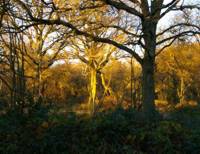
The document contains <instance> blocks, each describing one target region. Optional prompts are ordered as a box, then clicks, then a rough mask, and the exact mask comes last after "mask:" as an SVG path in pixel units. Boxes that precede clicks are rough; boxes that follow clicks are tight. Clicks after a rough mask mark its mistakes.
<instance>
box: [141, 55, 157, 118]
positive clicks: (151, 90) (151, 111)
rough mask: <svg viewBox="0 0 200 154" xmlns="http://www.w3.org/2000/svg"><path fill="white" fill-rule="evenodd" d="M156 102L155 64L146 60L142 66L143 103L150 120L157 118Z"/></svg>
mask: <svg viewBox="0 0 200 154" xmlns="http://www.w3.org/2000/svg"><path fill="white" fill-rule="evenodd" d="M154 100H155V86H154V62H153V60H151V59H148V58H146V59H144V63H143V65H142V102H143V110H144V112H145V115H146V116H147V117H148V118H149V119H154V118H155V116H156V110H155V104H154Z"/></svg>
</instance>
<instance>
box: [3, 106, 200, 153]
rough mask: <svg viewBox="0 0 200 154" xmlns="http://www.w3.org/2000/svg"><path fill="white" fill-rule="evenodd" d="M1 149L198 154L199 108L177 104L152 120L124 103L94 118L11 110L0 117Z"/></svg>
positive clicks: (39, 108)
mask: <svg viewBox="0 0 200 154" xmlns="http://www.w3.org/2000/svg"><path fill="white" fill-rule="evenodd" d="M165 114H166V113H165ZM0 153H1V154H18V153H19V154H32V153H33V154H68V153H70V154H79V153H80V154H90V153H91V154H93V153H94V154H112V153H116V154H133V153H147V154H148V153H149V154H152V153H158V154H159V153H160V154H164V153H172V154H173V153H181V154H184V153H188V154H191V153H192V154H195V153H196V154H198V153H200V107H199V106H196V107H184V108H179V109H176V110H173V111H170V113H167V116H166V117H165V118H164V119H160V120H159V121H155V122H149V121H147V120H146V119H145V118H144V116H143V114H142V113H141V112H138V111H135V110H134V109H128V110H124V109H122V108H117V109H116V110H114V111H107V112H104V113H99V114H97V115H96V116H95V117H88V116H77V115H76V114H75V113H70V114H56V112H52V109H49V108H47V107H42V106H36V107H34V108H33V109H32V110H31V113H30V114H28V115H23V114H20V113H19V112H17V111H16V110H15V111H9V112H8V113H6V114H4V115H1V116H0Z"/></svg>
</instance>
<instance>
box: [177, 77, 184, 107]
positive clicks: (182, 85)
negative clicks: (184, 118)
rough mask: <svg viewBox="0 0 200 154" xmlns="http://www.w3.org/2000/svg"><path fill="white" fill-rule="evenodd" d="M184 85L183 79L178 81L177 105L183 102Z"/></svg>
mask: <svg viewBox="0 0 200 154" xmlns="http://www.w3.org/2000/svg"><path fill="white" fill-rule="evenodd" d="M184 95H185V83H184V79H183V77H181V79H180V88H179V91H178V97H179V103H183V102H184V101H185V97H184Z"/></svg>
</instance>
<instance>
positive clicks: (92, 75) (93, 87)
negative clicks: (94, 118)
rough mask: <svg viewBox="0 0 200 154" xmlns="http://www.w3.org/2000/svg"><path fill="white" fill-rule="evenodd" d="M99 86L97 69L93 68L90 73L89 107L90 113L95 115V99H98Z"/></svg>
mask: <svg viewBox="0 0 200 154" xmlns="http://www.w3.org/2000/svg"><path fill="white" fill-rule="evenodd" d="M96 85H97V72H96V70H95V69H93V68H91V71H90V97H89V107H90V113H91V115H93V114H94V113H95V105H96V104H95V99H96V91H97V90H96V89H97V87H96Z"/></svg>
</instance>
